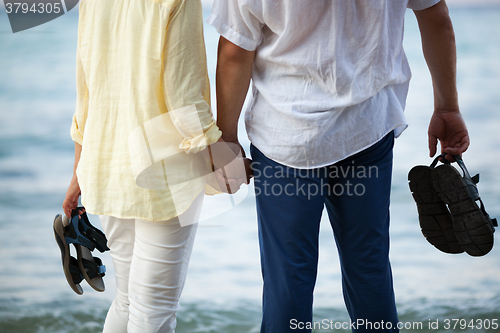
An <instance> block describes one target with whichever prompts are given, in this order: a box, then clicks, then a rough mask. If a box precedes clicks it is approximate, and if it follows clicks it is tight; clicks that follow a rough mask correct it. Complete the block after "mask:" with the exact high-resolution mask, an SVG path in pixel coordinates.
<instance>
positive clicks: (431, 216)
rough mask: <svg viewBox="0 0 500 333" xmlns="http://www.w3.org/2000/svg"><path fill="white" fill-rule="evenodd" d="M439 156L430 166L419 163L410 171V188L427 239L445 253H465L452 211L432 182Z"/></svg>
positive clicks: (421, 227)
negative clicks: (456, 233)
mask: <svg viewBox="0 0 500 333" xmlns="http://www.w3.org/2000/svg"><path fill="white" fill-rule="evenodd" d="M440 157H442V156H439V157H437V158H436V159H435V160H434V161H433V162H432V164H431V165H430V166H426V165H418V166H416V167H413V168H412V169H411V170H410V172H409V173H408V180H409V185H410V190H411V192H412V194H413V199H414V200H415V202H416V204H417V210H418V219H419V222H420V229H421V231H422V234H423V235H424V237H425V238H426V239H427V241H428V242H429V243H430V244H432V245H433V246H434V247H436V248H437V249H438V250H440V251H442V252H445V253H452V254H457V253H463V252H464V249H463V248H462V246H461V245H460V244H459V242H458V240H457V237H456V235H455V231H454V229H453V222H452V219H451V215H450V212H449V210H448V207H446V204H445V203H444V202H443V200H441V198H440V196H439V195H438V193H437V191H436V190H435V188H434V185H433V183H432V176H431V174H432V172H433V170H434V168H435V166H436V164H437V162H438V161H439V158H440Z"/></svg>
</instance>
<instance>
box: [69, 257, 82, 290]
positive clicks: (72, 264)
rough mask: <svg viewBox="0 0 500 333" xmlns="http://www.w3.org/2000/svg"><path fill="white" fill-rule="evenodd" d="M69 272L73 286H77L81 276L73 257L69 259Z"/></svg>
mask: <svg viewBox="0 0 500 333" xmlns="http://www.w3.org/2000/svg"><path fill="white" fill-rule="evenodd" d="M69 272H70V274H71V278H72V279H73V283H74V284H79V283H80V282H82V280H83V275H82V273H81V272H80V267H78V261H77V260H76V258H75V257H70V258H69Z"/></svg>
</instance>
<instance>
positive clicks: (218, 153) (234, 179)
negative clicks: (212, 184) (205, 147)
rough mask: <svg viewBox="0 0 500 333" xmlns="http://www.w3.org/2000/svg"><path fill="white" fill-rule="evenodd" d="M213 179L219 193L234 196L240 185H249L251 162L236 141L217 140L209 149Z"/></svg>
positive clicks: (251, 173)
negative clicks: (215, 181)
mask: <svg viewBox="0 0 500 333" xmlns="http://www.w3.org/2000/svg"><path fill="white" fill-rule="evenodd" d="M211 153H212V159H213V166H214V169H215V178H216V180H217V183H218V185H219V189H220V191H221V192H224V193H229V194H234V193H236V192H237V191H238V190H239V189H240V186H241V185H242V184H249V183H250V179H251V178H252V176H253V172H252V170H251V160H250V159H248V158H246V157H245V152H244V151H243V148H242V147H241V145H240V144H239V142H238V141H234V142H225V141H223V140H219V142H217V143H216V144H215V145H212V148H211Z"/></svg>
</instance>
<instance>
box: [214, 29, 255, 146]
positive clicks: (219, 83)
mask: <svg viewBox="0 0 500 333" xmlns="http://www.w3.org/2000/svg"><path fill="white" fill-rule="evenodd" d="M254 57H255V51H247V50H244V49H242V48H240V47H238V46H236V45H234V44H233V43H231V42H229V41H228V40H227V39H225V38H224V37H221V38H220V40H219V49H218V57H217V72H216V92H217V125H218V126H219V129H220V130H221V131H222V139H223V140H224V141H229V142H236V141H238V119H239V117H240V113H241V108H242V107H243V103H244V102H245V97H246V95H247V91H248V86H249V85H250V79H251V77H252V65H253V60H254Z"/></svg>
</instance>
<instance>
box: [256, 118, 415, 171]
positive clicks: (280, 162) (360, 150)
mask: <svg viewBox="0 0 500 333" xmlns="http://www.w3.org/2000/svg"><path fill="white" fill-rule="evenodd" d="M399 127H402V128H401V129H400V130H399V131H396V129H398V128H399ZM406 128H408V124H398V125H396V126H393V127H392V128H391V129H389V130H387V131H386V132H385V133H384V134H383V135H382V136H381V137H379V138H378V139H377V140H375V141H374V142H372V143H370V144H367V145H365V146H363V147H362V148H360V149H357V150H355V151H353V152H352V153H349V154H347V155H346V156H344V157H342V158H340V159H334V160H333V161H332V162H327V163H321V164H318V165H314V166H310V167H300V166H294V165H291V164H288V163H286V162H283V161H278V160H276V159H274V158H272V157H270V156H268V155H267V154H266V153H264V152H263V151H262V150H260V148H259V147H258V146H257V145H255V144H254V143H253V142H252V144H253V145H254V146H255V148H257V149H259V151H260V152H261V153H262V154H263V155H264V156H266V157H267V158H269V159H270V160H272V161H274V162H276V163H279V164H281V165H284V166H286V167H289V168H294V169H299V170H312V169H319V168H324V167H327V166H331V165H333V164H335V163H337V162H340V161H343V160H345V159H346V158H349V157H351V156H353V155H356V154H357V153H360V152H362V151H363V150H365V149H368V148H370V147H371V146H373V145H375V144H376V143H377V142H379V141H380V140H382V139H383V138H384V137H385V136H386V135H387V134H389V133H391V132H392V131H394V138H398V137H399V136H401V134H402V133H403V132H404V130H405V129H406Z"/></svg>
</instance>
